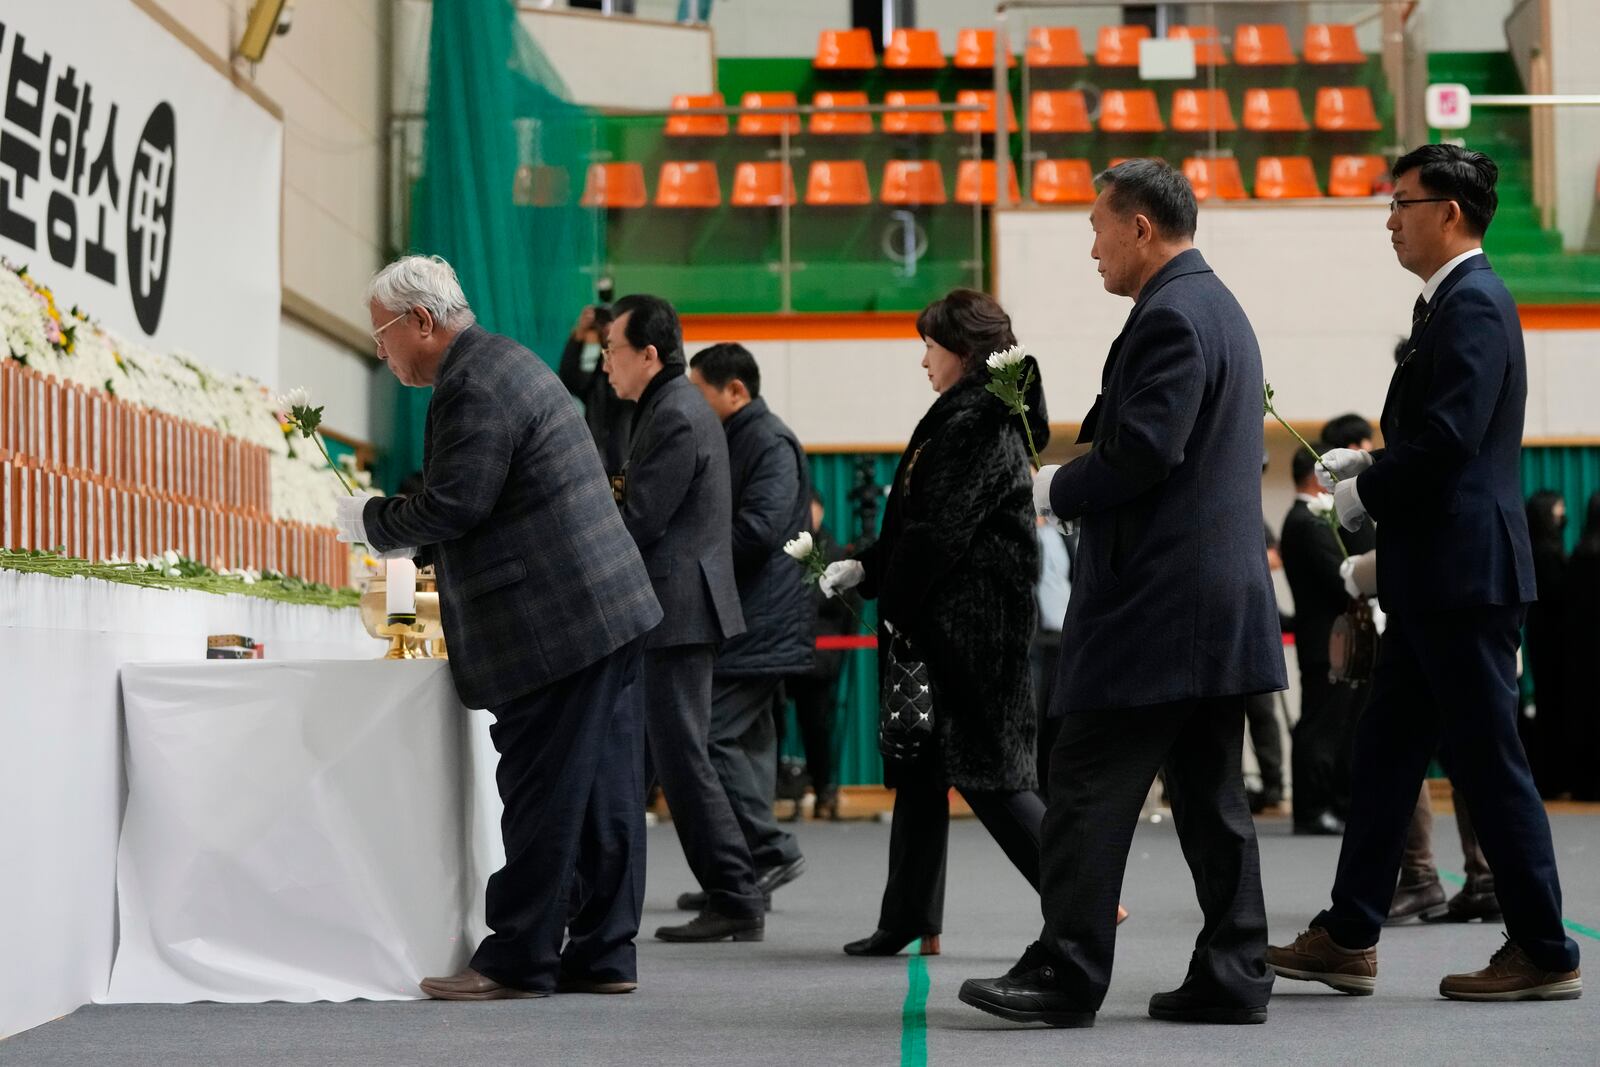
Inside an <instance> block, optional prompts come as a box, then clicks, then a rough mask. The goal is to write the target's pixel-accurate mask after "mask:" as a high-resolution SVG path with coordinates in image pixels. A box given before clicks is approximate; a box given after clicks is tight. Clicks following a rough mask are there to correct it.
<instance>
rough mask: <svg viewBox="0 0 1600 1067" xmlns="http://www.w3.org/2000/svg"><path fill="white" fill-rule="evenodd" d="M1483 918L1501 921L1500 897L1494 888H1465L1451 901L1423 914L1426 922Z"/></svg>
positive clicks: (1484, 919) (1489, 920)
mask: <svg viewBox="0 0 1600 1067" xmlns="http://www.w3.org/2000/svg"><path fill="white" fill-rule="evenodd" d="M1474 919H1481V920H1483V921H1484V922H1486V923H1494V922H1499V921H1500V898H1499V897H1497V896H1495V895H1494V890H1492V889H1491V890H1489V891H1488V892H1483V891H1481V890H1470V889H1463V890H1461V892H1459V893H1457V894H1456V895H1455V896H1453V897H1451V898H1450V903H1449V904H1448V905H1446V906H1445V907H1443V908H1437V909H1435V910H1433V911H1430V912H1428V913H1427V914H1426V915H1424V916H1422V921H1423V922H1425V923H1469V922H1471V921H1472V920H1474Z"/></svg>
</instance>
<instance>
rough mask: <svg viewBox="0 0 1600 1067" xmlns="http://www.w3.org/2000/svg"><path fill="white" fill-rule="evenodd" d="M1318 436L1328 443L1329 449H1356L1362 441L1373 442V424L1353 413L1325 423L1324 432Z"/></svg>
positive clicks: (1323, 425)
mask: <svg viewBox="0 0 1600 1067" xmlns="http://www.w3.org/2000/svg"><path fill="white" fill-rule="evenodd" d="M1317 436H1318V437H1321V438H1322V439H1323V440H1324V441H1326V442H1327V443H1328V447H1329V448H1355V447H1356V446H1357V445H1359V444H1360V443H1361V442H1362V441H1370V440H1372V423H1370V422H1368V421H1367V420H1366V419H1363V418H1362V417H1361V416H1360V415H1357V414H1356V413H1355V412H1351V413H1349V414H1348V415H1339V416H1337V417H1335V418H1332V419H1329V420H1328V421H1327V422H1325V423H1323V424H1322V432H1321V433H1320V434H1318V435H1317Z"/></svg>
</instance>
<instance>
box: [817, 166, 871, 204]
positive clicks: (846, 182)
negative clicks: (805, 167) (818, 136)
mask: <svg viewBox="0 0 1600 1067" xmlns="http://www.w3.org/2000/svg"><path fill="white" fill-rule="evenodd" d="M806 203H808V204H813V205H819V206H820V205H852V206H853V205H860V204H870V203H872V189H871V188H870V187H869V186H868V185H867V165H866V163H864V162H862V161H861V160H859V159H819V160H817V161H816V162H814V163H812V164H811V171H810V173H808V174H807V175H806Z"/></svg>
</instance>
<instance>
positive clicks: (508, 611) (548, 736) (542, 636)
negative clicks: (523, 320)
mask: <svg viewBox="0 0 1600 1067" xmlns="http://www.w3.org/2000/svg"><path fill="white" fill-rule="evenodd" d="M369 304H370V308H369V310H370V311H371V314H372V324H373V338H374V339H375V340H376V341H377V344H378V357H379V358H380V359H382V360H383V361H384V362H385V363H387V364H388V366H389V369H390V370H392V371H393V372H394V375H395V377H396V378H398V379H400V381H401V383H402V384H404V385H410V386H427V385H432V386H433V396H432V398H431V399H430V400H429V402H428V419H427V428H426V431H425V436H424V438H423V460H422V464H423V485H422V489H421V491H420V492H417V493H414V494H411V495H408V496H402V497H395V498H392V499H380V498H362V497H350V498H348V499H347V500H343V501H340V509H339V511H340V526H341V538H342V539H346V540H353V541H361V542H365V543H366V544H368V545H370V546H372V548H374V549H376V550H378V551H380V552H384V553H385V554H386V555H390V556H394V555H418V557H419V562H424V563H429V562H431V563H432V564H433V565H434V567H435V568H436V570H437V572H438V578H439V601H440V610H441V613H442V615H443V619H444V628H445V632H446V633H447V634H449V636H450V673H451V675H452V676H453V677H454V678H455V682H456V688H457V689H458V690H459V691H460V694H461V700H462V702H463V703H465V704H467V705H468V706H469V707H477V708H488V709H489V710H490V711H491V712H493V713H494V717H495V723H494V726H493V727H491V736H492V737H493V738H494V744H495V748H496V750H497V751H498V752H499V753H500V763H499V767H498V769H497V770H496V772H495V779H496V781H497V783H498V784H499V787H500V797H501V799H502V800H503V801H504V803H505V812H504V815H503V817H502V819H501V824H500V825H501V832H502V834H503V836H504V838H505V851H506V864H505V866H504V867H502V868H501V869H500V870H499V871H497V872H495V874H494V875H493V876H492V877H490V879H489V886H488V893H487V909H486V910H487V918H488V922H489V927H490V929H491V930H492V931H493V933H491V934H490V935H489V936H488V937H487V938H486V939H484V941H483V943H482V944H481V945H479V946H478V950H477V952H475V953H474V954H473V957H472V961H471V964H470V966H469V967H467V969H465V970H463V971H461V972H460V973H458V974H456V975H454V976H452V977H448V978H428V979H426V980H424V981H423V983H422V989H423V992H425V993H427V994H428V995H429V996H433V997H438V998H440V999H445V1000H497V999H502V998H509V997H530V996H544V995H545V994H547V993H550V992H553V991H556V990H572V991H583V992H591V993H623V992H628V991H630V990H632V989H633V988H634V986H635V984H636V979H637V969H636V966H635V959H634V943H633V939H634V936H635V935H636V934H637V933H638V931H639V916H640V909H641V908H642V906H643V903H644V818H643V812H642V804H643V797H644V788H643V771H644V737H643V723H642V701H643V689H642V684H643V683H642V678H641V666H642V662H643V656H644V635H645V634H646V633H647V632H649V631H650V630H651V628H652V627H654V626H655V625H656V623H657V622H659V621H660V619H661V608H660V606H659V605H658V604H657V602H656V597H655V594H654V593H653V592H652V591H651V588H650V579H649V576H648V575H647V574H646V573H645V565H644V562H643V560H641V558H640V556H639V551H638V549H637V548H635V547H634V543H633V539H632V538H631V537H629V536H628V531H627V529H626V527H624V526H623V524H622V521H621V519H620V518H619V517H618V516H617V513H616V507H615V505H614V504H613V503H612V501H611V495H610V493H608V492H607V487H606V478H605V472H604V471H603V470H602V469H601V466H600V457H599V454H598V453H597V452H596V451H595V447H594V441H593V439H592V438H591V437H590V436H589V431H588V430H587V429H586V428H585V426H584V424H583V420H582V419H581V418H580V417H579V416H578V413H577V410H576V409H575V408H574V407H573V406H572V401H571V400H570V399H569V398H568V396H567V393H566V390H565V389H563V388H562V386H561V383H560V382H559V381H558V380H557V379H556V376H555V375H554V374H553V373H551V371H550V369H549V368H548V367H546V366H545V364H544V363H543V361H541V360H540V359H539V357H538V356H536V355H534V354H533V353H532V352H530V351H528V350H527V349H526V348H524V347H522V346H521V345H519V344H517V343H516V342H515V341H512V340H510V339H509V338H506V337H499V336H496V335H495V334H492V333H489V332H488V331H486V330H484V329H483V328H482V327H480V326H477V325H475V324H474V320H473V315H472V310H471V308H469V307H468V306H467V301H466V297H465V296H464V295H463V294H462V292H461V286H460V284H459V283H458V282H457V281H456V276H455V272H454V271H452V270H451V269H450V266H449V264H447V263H445V262H444V261H443V260H441V259H437V258H430V257H425V256H409V257H407V258H405V259H402V260H400V261H398V262H396V263H393V264H391V265H390V266H388V267H386V268H384V270H383V271H381V272H380V273H379V274H378V276H377V277H376V278H374V279H373V282H372V286H371V290H370V294H369ZM405 546H413V547H405ZM574 876H576V878H577V880H578V882H579V884H581V885H582V886H583V892H582V894H581V895H580V896H579V898H578V899H577V900H576V901H573V898H572V894H571V892H570V887H571V885H572V882H573V878H574ZM573 903H576V905H577V907H576V908H575V909H571V910H569V907H570V905H571V904H573ZM563 933H565V934H566V936H567V941H566V946H565V948H563V946H562V935H563Z"/></svg>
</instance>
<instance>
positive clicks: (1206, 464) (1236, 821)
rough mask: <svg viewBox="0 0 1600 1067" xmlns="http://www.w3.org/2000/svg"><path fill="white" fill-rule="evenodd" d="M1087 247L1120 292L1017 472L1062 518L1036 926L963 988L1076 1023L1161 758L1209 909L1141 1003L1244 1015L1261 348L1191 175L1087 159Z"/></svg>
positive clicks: (1262, 613) (1103, 979) (1092, 1005)
mask: <svg viewBox="0 0 1600 1067" xmlns="http://www.w3.org/2000/svg"><path fill="white" fill-rule="evenodd" d="M1099 180H1100V183H1101V186H1102V188H1101V192H1100V196H1099V198H1098V199H1097V200H1096V201H1095V204H1094V207H1093V209H1092V210H1091V212H1090V215H1089V221H1090V223H1091V225H1092V226H1093V227H1094V233H1095V238H1094V246H1093V249H1092V250H1091V253H1090V254H1091V255H1092V256H1093V257H1094V258H1095V259H1096V260H1097V261H1098V262H1099V269H1100V273H1101V274H1102V275H1103V276H1104V279H1105V287H1106V289H1107V290H1108V291H1109V292H1112V293H1115V294H1117V295H1119V296H1127V297H1132V298H1133V299H1134V305H1133V311H1132V312H1131V313H1130V314H1129V316H1128V321H1127V324H1126V325H1125V326H1124V327H1123V330H1122V334H1121V336H1119V337H1118V338H1117V340H1116V341H1115V342H1114V343H1113V344H1112V346H1111V352H1110V354H1109V355H1108V356H1107V357H1106V364H1105V369H1104V371H1103V372H1102V376H1101V383H1102V392H1101V394H1100V397H1099V399H1097V400H1096V401H1095V405H1094V407H1093V409H1091V410H1090V412H1089V414H1088V415H1087V416H1086V417H1085V419H1084V423H1083V435H1082V437H1081V438H1080V440H1088V441H1091V442H1092V443H1093V448H1092V449H1091V450H1090V451H1089V452H1088V453H1087V454H1086V455H1084V456H1081V457H1079V458H1078V459H1076V460H1074V461H1073V462H1071V463H1069V464H1067V465H1066V466H1065V467H1059V468H1058V467H1054V466H1048V467H1045V468H1044V469H1043V470H1041V471H1040V472H1039V473H1038V475H1036V477H1035V482H1034V499H1035V502H1036V504H1038V505H1039V506H1040V509H1041V511H1046V510H1047V511H1049V512H1052V513H1053V514H1055V515H1056V516H1057V517H1059V518H1061V519H1077V520H1080V531H1081V533H1080V537H1079V541H1078V556H1077V561H1076V563H1077V566H1076V569H1075V571H1074V578H1073V585H1072V598H1071V600H1070V602H1069V604H1068V607H1067V615H1066V620H1065V625H1064V626H1063V630H1064V631H1065V632H1066V633H1067V634H1068V635H1070V640H1069V641H1067V643H1066V644H1065V646H1064V647H1063V648H1062V652H1061V663H1060V668H1059V673H1058V677H1057V682H1056V691H1055V696H1054V701H1055V703H1056V704H1057V705H1059V706H1060V708H1061V709H1062V711H1063V713H1064V714H1065V718H1064V720H1063V722H1062V725H1061V732H1060V735H1059V736H1058V738H1057V740H1056V743H1055V747H1054V748H1053V749H1052V750H1051V753H1050V783H1051V787H1050V806H1049V810H1048V813H1047V814H1046V815H1045V820H1044V830H1043V835H1042V840H1041V857H1040V869H1041V874H1042V880H1043V885H1042V891H1041V896H1042V899H1043V908H1044V919H1045V923H1044V930H1043V932H1042V933H1041V934H1040V935H1039V940H1038V941H1036V942H1035V943H1034V944H1033V945H1032V946H1030V947H1029V948H1028V950H1027V951H1026V952H1024V953H1023V955H1022V958H1021V960H1019V961H1018V962H1017V964H1016V965H1015V966H1014V967H1012V969H1011V971H1010V973H1008V974H1007V975H1005V976H1003V977H1001V978H996V979H988V980H971V981H968V982H967V983H965V984H964V985H963V986H962V987H961V999H962V1000H963V1001H965V1002H967V1003H968V1004H972V1005H974V1006H975V1007H978V1008H981V1009H983V1010H985V1011H988V1012H992V1013H993V1014H996V1015H1000V1016H1002V1017H1004V1018H1008V1019H1014V1020H1017V1021H1023V1022H1045V1023H1049V1024H1051V1025H1054V1026H1090V1025H1093V1023H1094V1016H1095V1012H1096V1010H1098V1008H1099V1007H1100V1004H1101V1002H1102V1001H1103V1000H1104V999H1105V994H1106V988H1107V986H1108V985H1109V984H1110V980H1111V962H1112V951H1113V947H1114V944H1115V940H1116V916H1117V898H1118V895H1119V893H1120V890H1121V887H1122V874H1123V868H1124V867H1125V865H1126V863H1127V858H1128V848H1129V845H1130V844H1131V843H1132V840H1133V832H1134V828H1135V827H1136V825H1137V824H1138V821H1139V811H1140V808H1141V806H1142V805H1143V803H1144V800H1145V797H1146V795H1147V794H1148V793H1149V791H1150V786H1151V783H1152V781H1153V780H1154V779H1155V776H1156V772H1157V771H1158V770H1160V769H1161V767H1162V766H1163V765H1164V766H1165V767H1166V780H1167V795H1168V796H1169V797H1170V798H1171V801H1172V809H1173V818H1174V821H1175V823H1176V825H1177V829H1178V835H1179V839H1180V841H1181V842H1182V844H1183V851H1184V855H1185V856H1186V857H1187V858H1188V860H1189V865H1190V870H1191V871H1192V872H1193V873H1194V879H1195V893H1196V895H1197V896H1198V897H1199V901H1200V907H1201V910H1202V912H1203V913H1204V915H1205V925H1204V927H1203V928H1202V929H1201V931H1200V936H1199V938H1198V939H1197V940H1196V943H1195V949H1194V953H1193V955H1192V956H1191V958H1190V961H1189V973H1188V976H1187V977H1186V979H1185V980H1184V983H1183V985H1182V987H1181V988H1179V989H1178V990H1176V991H1175V992H1171V993H1158V994H1156V996H1154V997H1153V998H1151V1001H1150V1014H1151V1015H1152V1016H1154V1017H1156V1018H1158V1019H1172V1020H1183V1021H1209V1022H1261V1021H1264V1020H1265V1018H1266V1004H1267V998H1268V996H1269V995H1270V993H1271V990H1272V976H1271V975H1270V974H1269V973H1268V972H1267V969H1266V965H1265V963H1264V962H1263V960H1262V954H1263V952H1264V951H1265V949H1266V941H1267V937H1266V934H1267V920H1266V913H1265V910H1264V907H1263V904H1262V899H1261V872H1260V860H1259V857H1258V854H1257V849H1256V835H1255V826H1254V824H1253V823H1252V821H1251V819H1250V811H1249V808H1248V807H1247V806H1246V803H1245V796H1244V782H1243V780H1242V778H1241V771H1240V757H1241V753H1242V751H1243V748H1244V705H1245V699H1246V697H1247V696H1248V695H1249V694H1252V693H1261V692H1268V691H1274V690H1278V689H1282V688H1283V687H1284V684H1285V682H1284V664H1283V649H1282V642H1281V639H1280V637H1279V630H1278V608H1277V603H1276V601H1275V600H1274V598H1273V592H1272V579H1271V576H1270V575H1269V573H1268V570H1267V559H1266V554H1265V553H1264V552H1262V550H1261V540H1260V538H1261V526H1260V523H1261V453H1262V447H1263V439H1262V438H1263V435H1262V422H1261V380H1262V374H1261V355H1260V352H1259V350H1258V349H1257V347H1256V339H1255V333H1254V331H1253V330H1252V329H1251V327H1250V322H1249V320H1248V319H1247V318H1245V314H1244V311H1243V309H1242V308H1240V307H1239V304H1238V302H1237V301H1236V300H1235V299H1234V297H1233V294H1232V293H1230V292H1229V291H1228V289H1227V287H1226V286H1225V285H1223V284H1222V282H1221V280H1219V279H1218V278H1217V276H1216V275H1215V274H1213V273H1212V271H1211V268H1210V267H1208V266H1207V265H1206V261H1205V259H1204V258H1203V257H1202V256H1201V255H1200V252H1199V251H1198V250H1197V249H1195V248H1194V246H1193V244H1192V241H1193V238H1194V231H1195V216H1196V205H1195V199H1194V191H1193V190H1192V189H1191V188H1190V186H1189V183H1188V181H1187V180H1186V179H1185V178H1184V177H1183V175H1182V174H1181V173H1179V172H1178V171H1176V170H1174V169H1173V168H1171V167H1170V166H1168V165H1167V164H1165V163H1162V162H1160V161H1158V160H1148V159H1140V160H1132V161H1129V162H1126V163H1122V164H1119V165H1118V166H1116V167H1113V168H1112V169H1111V170H1109V171H1106V172H1105V173H1104V174H1102V175H1101V176H1100V179H1099Z"/></svg>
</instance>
